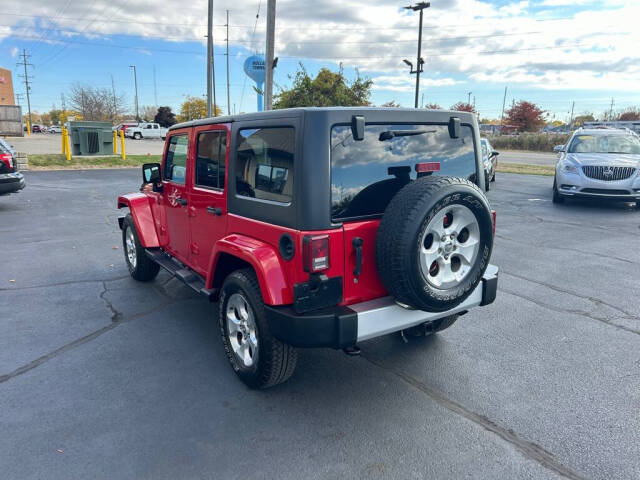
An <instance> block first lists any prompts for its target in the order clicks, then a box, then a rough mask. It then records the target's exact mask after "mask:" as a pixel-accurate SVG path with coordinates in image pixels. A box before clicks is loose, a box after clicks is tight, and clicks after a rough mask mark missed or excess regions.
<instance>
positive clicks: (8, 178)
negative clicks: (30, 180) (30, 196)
mask: <svg viewBox="0 0 640 480" xmlns="http://www.w3.org/2000/svg"><path fill="white" fill-rule="evenodd" d="M24 187H25V181H24V175H22V174H21V173H20V172H15V173H3V174H0V195H5V194H7V193H13V192H17V191H18V190H22V189H23V188H24Z"/></svg>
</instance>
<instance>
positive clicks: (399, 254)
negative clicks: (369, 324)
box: [376, 176, 493, 312]
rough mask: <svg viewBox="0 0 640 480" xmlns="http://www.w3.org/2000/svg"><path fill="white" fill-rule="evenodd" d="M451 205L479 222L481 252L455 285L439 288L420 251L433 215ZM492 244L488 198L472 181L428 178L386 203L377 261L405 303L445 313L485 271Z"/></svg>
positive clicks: (393, 291)
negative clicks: (428, 273) (426, 270)
mask: <svg viewBox="0 0 640 480" xmlns="http://www.w3.org/2000/svg"><path fill="white" fill-rule="evenodd" d="M453 205H463V206H465V207H467V208H468V209H469V210H470V211H471V212H472V213H473V215H474V216H475V218H476V221H477V223H478V235H479V239H478V251H477V254H476V256H475V259H474V260H473V263H472V265H471V266H470V268H469V271H468V273H467V274H466V275H465V276H464V278H462V280H461V281H460V282H459V283H458V284H457V285H453V286H451V287H449V288H445V289H439V288H436V287H434V286H433V285H432V284H431V283H430V282H428V281H427V280H426V279H425V276H424V275H423V273H422V271H421V267H420V261H419V252H420V249H421V241H422V234H423V233H424V231H425V230H426V228H427V227H428V225H429V222H430V221H431V220H432V219H433V218H434V217H435V215H436V214H437V213H438V212H440V211H441V210H442V209H444V208H448V207H449V206H453ZM492 248H493V222H492V216H491V210H490V207H489V202H488V200H487V197H486V196H485V195H484V193H482V191H481V190H480V189H479V188H478V187H477V185H475V184H474V183H472V182H470V181H468V180H465V179H462V178H453V177H439V176H436V177H425V178H421V179H418V180H416V181H414V182H411V183H409V184H408V185H407V186H405V187H403V188H402V189H401V190H400V191H399V192H398V193H397V194H396V196H395V197H394V198H393V199H392V200H391V202H390V203H389V205H388V206H387V208H386V210H385V212H384V215H383V216H382V220H381V222H380V227H379V228H378V234H377V238H376V264H377V267H378V273H379V275H380V279H381V281H382V283H383V285H384V286H385V287H386V289H387V291H388V292H389V294H390V295H391V296H393V297H394V298H395V299H396V301H398V302H399V303H401V304H405V305H408V306H410V307H413V308H416V309H418V310H425V311H432V312H444V311H447V310H450V309H452V308H455V307H456V306H458V305H459V304H460V303H462V302H463V301H464V300H465V299H466V298H467V297H468V296H469V295H471V293H472V292H473V290H474V289H475V288H476V286H477V285H478V283H479V282H480V280H481V279H482V275H483V274H484V272H485V270H486V268H487V266H488V265H489V259H490V258H491V251H492Z"/></svg>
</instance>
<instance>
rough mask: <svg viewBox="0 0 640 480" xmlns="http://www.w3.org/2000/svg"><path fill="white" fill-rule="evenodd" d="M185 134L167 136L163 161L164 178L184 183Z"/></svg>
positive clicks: (187, 143)
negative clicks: (167, 142)
mask: <svg viewBox="0 0 640 480" xmlns="http://www.w3.org/2000/svg"><path fill="white" fill-rule="evenodd" d="M188 145H189V137H188V136H187V135H174V136H173V137H171V138H169V145H168V147H167V157H166V158H165V161H164V178H165V180H171V181H172V182H176V183H184V179H185V177H186V174H187V148H188Z"/></svg>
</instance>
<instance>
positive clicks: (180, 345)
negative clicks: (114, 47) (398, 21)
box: [0, 170, 640, 479]
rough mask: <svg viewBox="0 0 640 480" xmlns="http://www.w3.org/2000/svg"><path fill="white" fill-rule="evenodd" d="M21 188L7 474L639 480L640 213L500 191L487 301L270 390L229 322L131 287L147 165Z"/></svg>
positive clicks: (521, 185) (11, 314) (1, 203)
mask: <svg viewBox="0 0 640 480" xmlns="http://www.w3.org/2000/svg"><path fill="white" fill-rule="evenodd" d="M26 177H27V188H26V189H25V190H24V191H23V192H21V193H20V194H17V195H11V196H8V197H0V245H1V246H2V258H1V260H0V432H2V434H0V466H1V469H2V474H1V476H2V478H7V479H31V478H33V479H36V478H48V479H58V478H60V479H70V478H110V479H111V478H134V477H135V478H137V477H140V478H154V479H157V478H171V479H173V478H243V479H244V478H292V479H293V478H296V479H297V478H323V479H324V478H518V479H520V478H594V479H596V478H597V479H612V478H616V479H637V478H640V314H639V313H638V305H639V302H638V298H639V297H640V275H639V274H638V266H639V264H640V248H638V247H639V246H640V242H638V238H639V235H640V210H636V209H634V208H631V207H630V206H628V205H615V204H613V205H609V204H599V203H590V202H589V203H588V202H567V203H566V204H564V205H553V204H552V203H551V182H552V179H551V178H550V177H538V176H520V175H509V174H498V177H497V183H496V185H495V187H494V188H493V189H492V191H491V192H489V193H488V196H489V198H490V200H491V202H492V205H493V206H494V208H496V210H497V211H498V223H497V225H498V227H497V237H496V243H495V248H494V253H493V258H492V263H495V264H497V265H499V266H500V268H501V276H500V284H499V293H498V298H497V300H496V302H495V303H494V304H493V305H491V306H488V307H484V308H478V309H474V310H473V311H472V312H470V313H469V314H468V315H466V316H464V317H462V318H461V319H460V320H459V321H458V322H457V323H456V324H455V325H454V326H453V327H451V328H450V329H449V330H446V331H445V332H442V333H441V334H439V335H437V336H435V337H431V338H427V339H421V340H416V339H411V340H410V342H409V343H408V344H405V343H403V342H402V340H401V339H400V338H399V336H397V335H394V336H388V337H383V338H380V339H377V340H373V341H369V342H366V343H364V344H362V345H361V347H362V352H363V353H362V355H361V356H360V357H347V356H345V355H344V354H343V353H342V352H339V351H332V350H308V351H303V352H302V355H301V358H300V361H299V364H298V369H297V370H296V373H295V374H294V376H293V377H292V379H291V380H290V381H289V382H288V383H286V384H283V385H281V386H278V387H276V388H273V389H271V390H268V391H260V392H256V391H251V390H248V389H247V388H246V387H245V386H244V385H243V384H242V383H241V382H240V381H239V380H237V379H236V377H235V375H234V374H233V372H232V370H231V368H230V367H229V365H228V364H227V360H226V358H225V356H224V352H223V349H222V345H221V342H220V339H219V334H218V329H217V327H216V318H215V313H214V306H212V305H210V304H208V303H207V302H206V301H205V300H204V299H202V298H200V297H197V296H195V295H194V294H192V293H190V291H188V290H187V288H186V287H182V286H181V285H180V284H179V283H177V281H176V280H171V279H170V278H169V277H168V276H166V274H161V275H160V276H159V277H158V278H157V279H156V280H155V281H154V282H152V283H149V284H141V283H137V282H135V281H133V280H132V279H130V277H129V275H128V272H127V269H126V266H125V263H124V259H123V258H122V255H123V254H122V246H121V240H120V231H119V229H118V226H117V221H116V219H117V217H118V212H117V210H116V209H115V199H116V196H117V195H118V194H120V193H123V192H128V191H134V190H136V189H137V188H138V187H139V184H140V178H139V177H140V174H139V172H138V171H137V170H93V171H73V172H28V173H27V174H26Z"/></svg>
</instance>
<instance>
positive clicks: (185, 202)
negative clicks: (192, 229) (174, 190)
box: [176, 197, 187, 207]
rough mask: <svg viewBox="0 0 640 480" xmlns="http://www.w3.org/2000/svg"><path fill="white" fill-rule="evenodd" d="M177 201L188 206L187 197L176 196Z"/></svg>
mask: <svg viewBox="0 0 640 480" xmlns="http://www.w3.org/2000/svg"><path fill="white" fill-rule="evenodd" d="M176 202H178V203H179V204H180V205H182V206H183V207H186V206H187V199H186V198H180V197H178V198H176Z"/></svg>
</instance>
